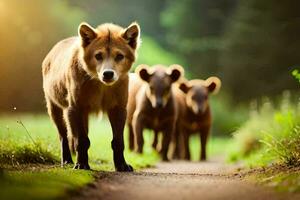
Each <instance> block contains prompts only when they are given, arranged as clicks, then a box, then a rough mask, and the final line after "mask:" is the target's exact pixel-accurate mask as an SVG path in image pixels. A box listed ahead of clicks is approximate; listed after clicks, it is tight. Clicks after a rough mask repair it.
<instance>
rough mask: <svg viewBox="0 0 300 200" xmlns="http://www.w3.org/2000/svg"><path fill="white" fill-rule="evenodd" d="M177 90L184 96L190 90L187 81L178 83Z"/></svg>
mask: <svg viewBox="0 0 300 200" xmlns="http://www.w3.org/2000/svg"><path fill="white" fill-rule="evenodd" d="M179 89H180V90H181V91H182V92H184V93H185V94H186V93H188V91H189V90H190V89H191V86H189V83H188V81H184V82H181V83H179Z"/></svg>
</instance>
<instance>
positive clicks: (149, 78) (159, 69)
mask: <svg viewBox="0 0 300 200" xmlns="http://www.w3.org/2000/svg"><path fill="white" fill-rule="evenodd" d="M182 74H183V69H182V67H181V66H179V65H172V66H170V67H168V68H167V67H165V66H163V65H155V66H153V67H151V68H150V67H149V66H147V65H140V66H139V67H138V68H137V70H136V74H133V75H132V76H130V84H129V99H128V106H127V109H128V116H127V123H128V127H129V146H130V149H131V150H133V149H134V145H135V144H136V145H137V152H139V153H142V152H143V145H144V139H143V130H144V128H148V129H152V130H154V132H155V135H156V138H157V134H158V133H159V132H162V134H163V140H162V149H161V155H162V159H163V160H168V158H167V153H168V149H169V144H170V141H171V137H172V135H173V132H174V130H175V122H176V119H177V105H176V102H175V99H174V95H173V88H172V86H173V83H175V82H176V81H177V80H179V78H180V77H181V75H182ZM156 145H157V140H156V141H154V142H153V145H152V146H153V147H154V148H156Z"/></svg>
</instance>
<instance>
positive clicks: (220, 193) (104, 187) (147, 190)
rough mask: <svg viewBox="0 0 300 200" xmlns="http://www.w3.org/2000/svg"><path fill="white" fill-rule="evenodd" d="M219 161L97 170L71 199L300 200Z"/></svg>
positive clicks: (299, 197) (298, 197)
mask: <svg viewBox="0 0 300 200" xmlns="http://www.w3.org/2000/svg"><path fill="white" fill-rule="evenodd" d="M235 168H236V167H233V166H229V165H225V164H223V163H222V162H220V161H210V162H202V163H199V162H197V163H195V162H193V163H191V162H171V163H159V164H158V165H157V167H156V168H152V169H145V170H142V171H139V172H134V173H116V172H99V178H98V179H97V181H96V182H95V183H94V184H91V185H89V186H88V187H87V188H84V189H83V190H82V191H80V193H79V194H77V195H76V198H72V199H81V200H83V199H89V200H91V199H105V200H134V199H141V200H147V199H153V200H154V199H155V200H160V199H170V200H176V199H220V200H225V199H230V200H234V199H239V200H241V199H242V200H245V199H255V200H259V199H263V200H265V199H272V200H273V199H275V200H276V199H285V200H286V199H300V196H299V195H291V194H290V195H285V194H282V193H277V192H274V191H272V190H271V189H270V188H265V187H262V186H258V185H254V184H251V183H248V182H246V181H244V180H242V178H241V177H240V176H239V175H238V174H237V173H235Z"/></svg>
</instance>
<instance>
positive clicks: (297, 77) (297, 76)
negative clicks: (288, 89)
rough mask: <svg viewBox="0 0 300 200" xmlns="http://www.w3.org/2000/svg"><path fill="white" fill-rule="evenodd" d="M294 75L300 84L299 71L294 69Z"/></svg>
mask: <svg viewBox="0 0 300 200" xmlns="http://www.w3.org/2000/svg"><path fill="white" fill-rule="evenodd" d="M292 75H293V76H294V77H295V78H296V79H297V80H298V81H299V83H300V72H299V71H298V69H294V70H293V71H292Z"/></svg>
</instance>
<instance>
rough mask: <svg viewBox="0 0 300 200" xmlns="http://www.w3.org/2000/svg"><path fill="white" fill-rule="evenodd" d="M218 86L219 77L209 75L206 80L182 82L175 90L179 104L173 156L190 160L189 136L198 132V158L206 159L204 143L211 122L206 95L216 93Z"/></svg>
mask: <svg viewBox="0 0 300 200" xmlns="http://www.w3.org/2000/svg"><path fill="white" fill-rule="evenodd" d="M220 86H221V81H220V79H218V78H217V77H210V78H208V79H206V80H197V79H196V80H191V81H185V82H182V83H180V84H179V87H178V88H177V89H176V90H175V96H176V101H177V103H178V104H179V117H178V123H177V126H176V132H175V135H176V136H175V138H176V145H175V152H174V157H175V158H184V159H187V160H190V150H189V137H190V135H191V134H193V133H198V134H199V136H200V143H201V153H200V159H201V160H206V143H207V140H208V136H209V131H210V128H211V123H212V116H211V111H210V105H209V99H208V96H209V95H210V94H211V93H216V92H217V91H218V90H219V88H220ZM182 154H183V155H182Z"/></svg>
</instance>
